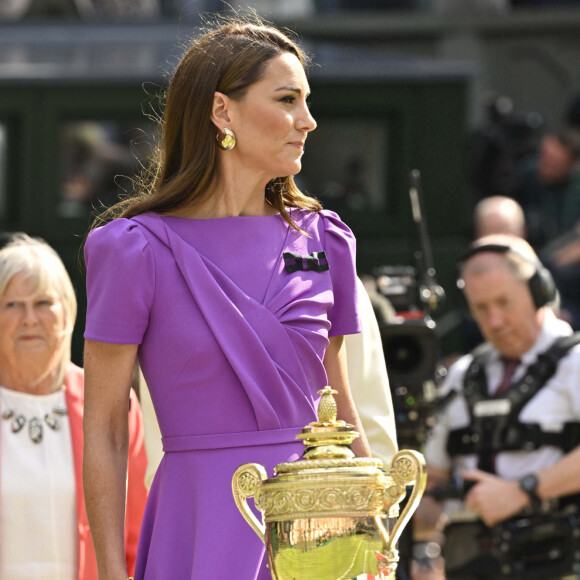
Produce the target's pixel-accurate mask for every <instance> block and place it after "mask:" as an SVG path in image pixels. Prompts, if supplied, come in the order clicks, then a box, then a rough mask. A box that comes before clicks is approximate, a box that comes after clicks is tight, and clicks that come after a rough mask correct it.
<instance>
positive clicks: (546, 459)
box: [425, 309, 580, 479]
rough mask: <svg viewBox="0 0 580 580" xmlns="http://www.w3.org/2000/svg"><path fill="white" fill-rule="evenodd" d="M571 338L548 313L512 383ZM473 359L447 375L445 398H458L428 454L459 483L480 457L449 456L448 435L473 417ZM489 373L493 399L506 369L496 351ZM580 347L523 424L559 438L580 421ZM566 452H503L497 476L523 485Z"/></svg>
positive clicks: (530, 406)
mask: <svg viewBox="0 0 580 580" xmlns="http://www.w3.org/2000/svg"><path fill="white" fill-rule="evenodd" d="M571 333H572V329H571V328H570V326H569V325H568V324H567V323H566V322H564V321H562V320H559V319H558V318H556V316H555V315H554V313H553V312H552V311H551V310H549V309H546V316H545V319H544V323H543V325H542V328H541V331H540V334H539V335H538V338H537V339H536V342H535V343H534V345H533V346H532V347H531V348H530V349H529V350H528V351H527V352H526V353H524V354H523V355H522V357H521V361H520V364H519V365H518V367H517V368H516V371H515V374H514V376H513V379H512V380H513V381H517V380H518V379H520V378H521V377H522V376H523V374H524V373H525V370H526V368H527V367H528V366H529V365H530V364H532V363H534V362H535V361H536V359H537V357H538V355H539V354H541V353H542V352H545V351H546V350H547V349H548V348H549V347H550V345H551V344H552V343H553V342H554V340H556V339H557V338H559V337H561V336H568V335H570V334H571ZM472 359H473V357H472V356H471V355H466V356H464V357H462V358H461V359H459V360H458V361H457V362H456V363H455V364H453V365H452V366H451V368H450V369H449V374H448V376H447V379H446V381H445V383H444V384H443V386H442V389H441V390H442V394H446V393H448V392H449V391H451V390H454V391H456V392H457V393H458V395H457V396H455V397H453V398H452V399H451V401H450V402H449V404H448V405H447V406H446V407H445V408H444V409H443V410H442V411H441V412H440V413H439V414H438V416H437V421H436V424H435V426H434V427H433V429H432V430H431V432H430V434H429V438H428V441H427V444H426V448H425V458H426V461H427V464H428V465H433V466H436V467H438V468H440V469H447V470H450V472H451V475H452V476H454V477H460V476H461V472H462V471H464V470H467V469H474V468H476V467H477V460H478V458H477V456H475V455H462V456H457V457H454V458H451V457H450V456H449V454H448V453H447V441H448V437H449V433H450V432H451V431H452V430H454V429H460V428H463V427H466V426H468V425H469V422H470V415H469V410H468V407H467V403H466V401H465V398H464V397H463V395H462V392H463V377H464V374H465V371H466V370H467V368H468V367H469V365H470V363H471V361H472ZM485 372H486V376H487V383H488V389H489V392H490V394H493V393H494V392H495V390H496V389H497V387H498V386H499V383H500V381H501V378H502V375H503V363H502V361H501V358H500V354H499V353H498V352H497V351H496V350H493V351H492V354H491V356H490V357H489V359H488V361H487V363H486V366H485ZM578 377H580V346H579V345H577V346H575V347H573V348H572V349H571V350H570V351H569V352H568V353H567V354H566V355H565V356H564V357H563V358H562V359H561V360H560V361H559V363H558V368H557V370H556V373H555V374H554V375H553V376H552V377H551V378H550V379H549V380H548V381H547V383H546V385H545V386H544V387H543V388H542V389H541V390H540V391H539V392H538V393H537V394H536V395H535V396H534V397H532V399H531V400H530V401H528V403H527V404H526V405H525V406H524V408H523V409H522V411H521V412H520V415H519V420H520V421H521V422H523V423H538V424H539V425H540V426H541V428H542V430H544V431H551V432H560V431H562V429H563V428H564V424H565V423H567V422H571V421H580V389H579V388H578ZM562 454H563V453H562V450H561V449H559V448H556V447H551V446H543V447H540V448H539V449H536V450H533V451H509V452H501V453H498V454H497V456H496V463H495V466H496V473H497V474H498V475H499V476H500V477H502V478H504V479H519V478H520V477H522V476H524V475H526V474H528V473H532V472H536V471H538V470H540V469H543V468H545V467H549V466H550V465H553V464H554V463H555V462H556V461H558V460H559V459H560V458H561V457H562Z"/></svg>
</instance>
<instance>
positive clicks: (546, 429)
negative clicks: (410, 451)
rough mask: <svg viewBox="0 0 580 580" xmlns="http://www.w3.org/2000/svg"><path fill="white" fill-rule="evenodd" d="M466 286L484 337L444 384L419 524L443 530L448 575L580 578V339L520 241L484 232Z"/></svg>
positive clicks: (463, 276) (466, 269)
mask: <svg viewBox="0 0 580 580" xmlns="http://www.w3.org/2000/svg"><path fill="white" fill-rule="evenodd" d="M458 286H459V288H460V290H461V292H462V296H463V297H464V299H465V302H466V306H467V307H468V309H469V312H470V313H471V316H473V318H474V319H475V322H476V323H477V325H478V326H479V328H480V330H481V332H482V334H483V336H484V338H485V340H486V343H484V344H483V345H481V346H479V347H478V348H476V349H475V350H474V351H473V352H472V353H471V354H469V355H467V356H464V357H462V358H461V359H459V360H458V361H457V362H456V363H455V364H453V365H452V366H451V368H450V369H449V373H448V376H447V378H446V381H445V383H444V384H443V386H442V389H443V392H442V395H448V403H447V405H446V406H445V407H444V409H443V411H442V412H441V414H440V416H439V417H438V421H437V424H436V426H435V427H434V428H433V430H432V432H431V433H430V436H429V439H428V442H427V445H426V448H425V458H426V461H427V466H428V484H427V485H428V491H427V494H426V496H425V497H424V499H423V501H422V503H421V506H420V508H419V510H418V513H417V516H416V522H415V528H416V530H417V529H418V530H421V528H423V529H424V530H425V529H428V528H431V527H436V526H437V525H439V526H441V525H444V526H445V529H444V531H445V542H444V548H443V554H444V557H445V568H446V576H447V578H448V579H453V578H461V580H465V579H467V578H526V579H527V580H529V579H530V578H532V579H533V578H536V577H537V578H542V579H543V580H547V579H548V578H561V577H564V576H566V575H570V574H572V575H573V576H572V577H578V576H575V575H576V574H578V569H579V568H578V563H579V562H580V538H579V536H580V525H578V517H579V516H578V513H579V512H578V507H579V506H580V502H578V498H577V497H575V494H579V493H580V447H579V445H580V346H579V343H580V338H579V337H578V336H577V335H573V334H572V330H571V328H570V326H569V325H568V324H567V323H565V322H563V321H562V320H559V319H558V318H557V317H556V315H555V314H554V310H553V307H554V305H555V304H556V303H557V297H558V295H557V290H556V288H555V286H554V283H553V280H552V278H551V276H550V274H549V272H548V271H547V270H546V269H545V268H544V267H543V266H542V265H541V263H540V262H539V260H538V258H537V256H536V254H535V253H534V251H533V250H532V248H531V247H530V246H529V244H528V243H527V242H525V241H524V240H523V239H521V238H518V237H516V236H507V235H501V234H497V235H490V236H486V237H484V238H481V239H478V240H477V241H476V242H475V243H474V244H473V245H472V246H471V247H470V248H469V249H468V251H467V252H466V253H465V255H464V257H463V259H462V261H461V262H460V265H459V280H458ZM451 490H456V491H457V490H460V492H459V493H455V492H453V491H451ZM453 496H455V497H459V498H461V503H458V502H457V501H456V502H455V503H456V505H455V511H453V510H449V509H448V510H446V509H445V508H449V507H450V504H452V503H453V502H449V501H447V502H444V501H442V500H443V499H445V498H450V497H453ZM579 497H580V496H579ZM440 516H443V517H440Z"/></svg>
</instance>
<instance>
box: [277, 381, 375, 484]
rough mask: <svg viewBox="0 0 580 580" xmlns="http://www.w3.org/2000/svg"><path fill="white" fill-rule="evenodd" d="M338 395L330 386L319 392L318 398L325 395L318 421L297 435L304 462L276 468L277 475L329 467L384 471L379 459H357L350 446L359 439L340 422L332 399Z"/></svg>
mask: <svg viewBox="0 0 580 580" xmlns="http://www.w3.org/2000/svg"><path fill="white" fill-rule="evenodd" d="M336 393H337V391H335V390H334V389H333V388H332V387H330V386H328V385H327V386H326V387H324V389H321V390H320V391H318V394H319V395H322V398H321V399H320V402H319V403H318V421H313V422H312V423H309V424H308V425H306V426H305V427H304V428H303V429H302V432H301V433H298V434H297V435H296V438H297V439H302V440H303V441H304V453H303V455H302V458H301V460H300V461H298V462H291V463H281V464H279V465H277V466H276V469H275V471H276V473H278V474H279V473H283V472H289V471H293V472H295V471H297V470H301V469H314V468H317V467H325V466H330V465H332V466H334V467H372V468H380V467H382V465H383V463H382V461H381V460H380V459H376V458H370V457H355V454H354V453H353V451H352V449H351V448H350V444H351V443H352V442H353V441H354V440H355V439H356V438H357V437H359V436H360V435H359V433H358V431H356V430H355V429H354V426H353V425H350V424H349V423H346V422H345V421H342V420H341V419H337V406H336V401H335V399H334V396H333V395H335V394H336ZM302 460H306V461H302ZM329 461H330V462H331V463H329Z"/></svg>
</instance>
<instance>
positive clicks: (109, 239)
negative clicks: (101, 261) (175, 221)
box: [84, 214, 160, 261]
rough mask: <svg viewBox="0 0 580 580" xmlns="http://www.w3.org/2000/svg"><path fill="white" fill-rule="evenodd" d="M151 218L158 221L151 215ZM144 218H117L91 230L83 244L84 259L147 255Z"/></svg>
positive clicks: (148, 246) (157, 217)
mask: <svg viewBox="0 0 580 580" xmlns="http://www.w3.org/2000/svg"><path fill="white" fill-rule="evenodd" d="M151 216H152V217H151V218H150V217H149V216H148V217H147V219H160V218H159V216H156V215H155V214H151ZM142 217H145V216H137V217H136V218H117V219H115V220H113V221H111V222H109V223H107V224H105V225H102V226H99V227H97V228H95V229H93V230H92V231H91V232H90V233H89V235H88V237H87V240H86V242H85V248H84V252H85V259H86V260H87V261H88V259H89V257H93V256H99V255H108V256H117V259H121V257H124V258H128V257H131V256H133V257H134V256H135V255H137V254H144V253H147V252H148V250H149V249H150V243H149V239H148V236H147V235H146V230H147V227H146V226H145V225H144V224H143V223H141V222H142V221H143V220H142V219H141V218H142Z"/></svg>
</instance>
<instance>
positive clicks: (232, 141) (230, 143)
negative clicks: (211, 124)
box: [215, 128, 236, 151]
mask: <svg viewBox="0 0 580 580" xmlns="http://www.w3.org/2000/svg"><path fill="white" fill-rule="evenodd" d="M223 134H224V135H225V137H222V133H218V134H217V135H216V136H215V137H216V139H217V142H218V145H219V146H220V148H221V149H223V150H224V151H231V150H232V149H233V148H234V147H235V146H236V136H235V135H234V133H233V131H231V130H230V129H228V128H225V129H224V132H223Z"/></svg>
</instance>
